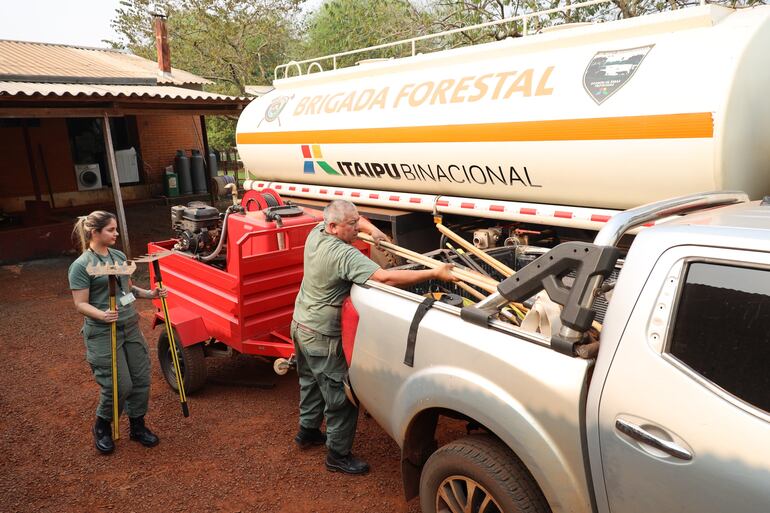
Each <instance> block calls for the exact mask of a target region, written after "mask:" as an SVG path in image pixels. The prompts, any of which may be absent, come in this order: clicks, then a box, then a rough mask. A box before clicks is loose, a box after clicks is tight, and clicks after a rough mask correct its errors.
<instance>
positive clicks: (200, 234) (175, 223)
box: [171, 202, 223, 254]
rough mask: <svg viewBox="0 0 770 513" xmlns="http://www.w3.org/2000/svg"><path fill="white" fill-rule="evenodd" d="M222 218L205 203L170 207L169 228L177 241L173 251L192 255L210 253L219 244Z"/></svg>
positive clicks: (214, 209)
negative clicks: (186, 252)
mask: <svg viewBox="0 0 770 513" xmlns="http://www.w3.org/2000/svg"><path fill="white" fill-rule="evenodd" d="M222 217H223V216H222V215H221V214H220V213H219V210H217V209H216V208H215V207H212V206H210V205H206V204H205V203H198V202H193V203H190V204H188V205H187V206H185V205H175V206H173V207H171V228H172V229H173V230H174V238H176V239H177V240H178V242H177V243H176V245H174V249H176V250H178V251H188V252H190V253H193V254H198V253H211V252H212V251H213V250H214V248H216V246H217V244H218V243H219V237H220V234H221V232H222Z"/></svg>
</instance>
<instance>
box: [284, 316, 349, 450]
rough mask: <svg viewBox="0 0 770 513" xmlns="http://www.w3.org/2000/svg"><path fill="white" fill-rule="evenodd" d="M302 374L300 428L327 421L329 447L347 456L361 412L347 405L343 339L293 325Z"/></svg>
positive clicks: (292, 336)
mask: <svg viewBox="0 0 770 513" xmlns="http://www.w3.org/2000/svg"><path fill="white" fill-rule="evenodd" d="M291 339H292V340H293V341H294V349H295V351H296V357H297V374H299V425H300V426H301V427H304V428H307V429H317V428H320V427H321V421H323V419H324V417H326V446H327V447H328V448H329V449H330V450H332V451H334V452H336V453H337V454H341V455H343V456H344V455H347V454H348V453H350V449H351V448H352V447H353V437H354V436H355V434H356V424H357V423H358V408H357V407H356V406H354V405H353V404H352V403H351V402H350V401H348V398H347V396H346V395H345V388H344V385H343V379H344V377H345V375H346V374H347V372H348V366H347V363H346V362H345V357H344V355H343V354H342V340H341V339H340V337H329V336H326V335H323V334H321V333H317V332H315V331H312V330H310V329H309V328H306V327H305V326H302V325H300V324H297V323H296V322H294V321H292V323H291Z"/></svg>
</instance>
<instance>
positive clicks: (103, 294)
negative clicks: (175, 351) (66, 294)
mask: <svg viewBox="0 0 770 513" xmlns="http://www.w3.org/2000/svg"><path fill="white" fill-rule="evenodd" d="M125 261H126V255H124V254H123V253H122V252H121V251H118V250H117V249H109V256H101V255H98V254H96V253H94V252H93V251H90V250H87V251H85V252H83V254H82V255H80V256H79V257H78V258H77V260H75V261H74V262H72V264H71V265H70V269H69V273H68V275H69V282H70V289H71V290H81V289H88V303H89V304H91V305H92V306H95V307H96V308H98V309H99V310H101V311H104V310H107V309H109V307H110V288H109V282H108V281H107V280H108V278H107V276H91V275H90V274H88V271H86V266H87V265H88V264H98V263H108V264H112V263H113V262H114V263H116V264H118V263H122V262H125ZM128 279H129V277H128V276H118V284H117V285H118V286H117V287H116V289H115V294H116V297H117V301H116V303H117V308H118V323H121V324H122V323H124V322H126V321H128V320H131V319H133V318H135V317H136V315H137V313H136V309H135V308H134V305H133V303H132V304H130V305H128V306H121V305H120V302H119V301H120V297H121V295H123V294H122V292H125V293H126V294H128V293H129V292H131V288H130V287H129V286H128ZM121 291H122V292H121ZM86 324H90V325H104V324H109V323H104V322H102V321H97V320H94V319H91V318H90V317H86Z"/></svg>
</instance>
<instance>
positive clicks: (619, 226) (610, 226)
mask: <svg viewBox="0 0 770 513" xmlns="http://www.w3.org/2000/svg"><path fill="white" fill-rule="evenodd" d="M747 201H749V197H748V195H747V194H746V193H745V192H741V191H714V192H702V193H698V194H691V195H689V196H680V197H678V198H671V199H667V200H663V201H656V202H655V203H648V204H646V205H642V206H640V207H636V208H632V209H630V210H624V211H622V212H620V213H618V214H615V215H614V216H612V217H611V218H610V220H609V221H607V224H605V225H604V227H602V229H601V230H599V233H597V234H596V238H595V239H594V244H596V245H597V246H614V245H616V244H617V243H618V241H620V238H621V237H623V235H624V234H625V233H626V232H627V231H629V230H631V229H633V228H636V227H637V226H642V225H644V224H646V223H649V222H651V221H657V220H658V219H665V218H666V217H671V216H675V215H682V214H686V213H688V212H693V211H696V210H703V209H706V208H712V207H718V206H723V205H732V204H733V203H745V202H747Z"/></svg>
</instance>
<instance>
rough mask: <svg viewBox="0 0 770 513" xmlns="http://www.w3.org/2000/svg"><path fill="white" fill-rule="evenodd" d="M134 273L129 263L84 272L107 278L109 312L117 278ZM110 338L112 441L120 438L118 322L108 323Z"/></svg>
mask: <svg viewBox="0 0 770 513" xmlns="http://www.w3.org/2000/svg"><path fill="white" fill-rule="evenodd" d="M134 271H136V264H135V263H133V262H131V261H126V262H123V263H112V264H108V263H99V264H88V265H87V266H86V272H87V273H88V274H90V275H91V276H107V280H108V282H109V292H110V310H112V311H113V312H114V311H116V310H117V294H116V289H117V284H118V276H130V275H132V274H133V273H134ZM110 338H111V352H112V439H113V440H117V439H119V438H120V412H119V408H118V322H117V321H112V322H111V323H110Z"/></svg>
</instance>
